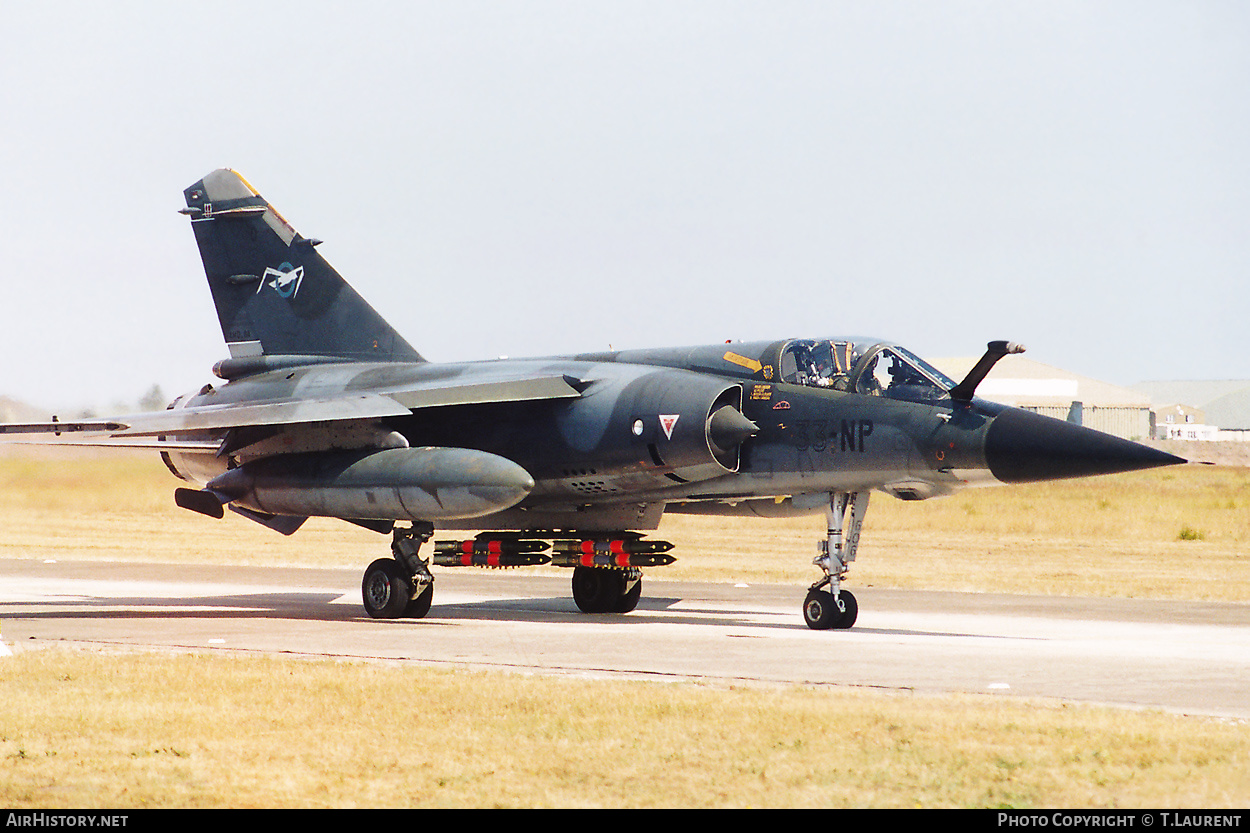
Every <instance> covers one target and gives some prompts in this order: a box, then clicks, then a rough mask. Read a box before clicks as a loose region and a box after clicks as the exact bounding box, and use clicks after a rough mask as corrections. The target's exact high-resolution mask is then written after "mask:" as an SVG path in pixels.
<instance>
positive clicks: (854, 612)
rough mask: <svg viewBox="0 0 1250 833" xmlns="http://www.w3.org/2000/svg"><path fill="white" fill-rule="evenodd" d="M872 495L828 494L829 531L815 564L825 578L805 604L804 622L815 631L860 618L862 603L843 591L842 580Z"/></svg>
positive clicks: (838, 626)
mask: <svg viewBox="0 0 1250 833" xmlns="http://www.w3.org/2000/svg"><path fill="white" fill-rule="evenodd" d="M869 494H870V493H869V492H854V493H850V494H847V493H842V492H834V493H833V494H831V495H829V505H828V506H827V507H825V518H826V519H827V521H828V524H827V526H828V531H827V534H826V537H825V540H823V541H821V542H820V555H818V556H817V557H816V559H815V560H814V561H813V562H812V563H813V564H815V565H816V566H817V567H819V568H820V569H821V570H823V571H824V574H825V576H824V578H822V579H821V580H820V581H818V582H816V583H815V584H813V585H812V587H811V589H810V590H808V591H807V598H806V599H804V601H803V621H804V622H806V623H807V626H808V627H809V628H811V629H812V630H818V631H820V630H828V629H830V628H836V629H845V628H849V627H851V626H852V625H854V624H855V619H856V618H857V617H858V616H859V604H858V603H857V602H856V601H855V596H854V595H852V594H851V591H849V590H843V589H842V579H843V578H845V577H846V574H847V571H848V570H850V565H851V562H852V561H854V560H855V550H856V549H858V548H859V533H860V530H861V529H862V528H863V525H864V514H865V513H866V512H867V511H868V497H869Z"/></svg>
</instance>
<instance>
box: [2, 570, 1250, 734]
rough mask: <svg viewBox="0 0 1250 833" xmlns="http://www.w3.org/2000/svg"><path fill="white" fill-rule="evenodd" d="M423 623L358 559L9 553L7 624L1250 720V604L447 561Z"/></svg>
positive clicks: (47, 638)
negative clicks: (596, 577)
mask: <svg viewBox="0 0 1250 833" xmlns="http://www.w3.org/2000/svg"><path fill="white" fill-rule="evenodd" d="M436 575H437V582H436V585H435V593H436V595H435V599H434V607H433V609H432V610H431V612H430V614H429V616H428V617H426V618H424V619H419V620H394V621H375V620H373V619H370V618H368V617H367V616H365V614H364V611H363V609H362V607H361V602H360V571H359V570H354V569H342V570H337V569H336V570H326V569H309V570H306V569H293V568H287V567H282V566H274V567H202V566H194V565H168V564H140V563H118V562H107V563H105V562H72V561H56V562H42V561H36V560H21V559H11V560H0V639H3V642H4V643H5V644H6V645H7V646H8V647H9V648H10V649H12V650H15V651H21V650H34V649H39V648H42V647H49V646H54V645H66V644H72V645H80V646H96V647H100V648H108V649H118V648H121V649H135V650H166V649H174V650H221V651H234V652H251V653H280V654H288V655H305V656H326V657H338V658H360V659H379V660H392V661H402V662H411V663H424V664H430V665H437V666H442V667H452V668H479V669H497V670H512V671H520V672H527V673H550V674H566V675H592V676H606V677H632V678H643V679H655V680H686V679H694V680H705V681H710V682H718V683H731V684H805V685H829V686H846V687H859V688H869V689H879V690H883V691H891V692H900V693H910V692H914V693H919V694H942V693H954V692H965V693H981V694H985V693H989V694H997V695H1002V696H1012V697H1040V698H1051V699H1057V700H1066V701H1076V702H1088V703H1100V704H1110V705H1116V706H1122V707H1130V708H1150V709H1160V710H1168V711H1176V712H1183V713H1190V714H1206V715H1218V716H1227V717H1236V718H1250V605H1245V604H1215V603H1197V602H1178V601H1166V602H1164V601H1138V600H1115V599H1073V598H1061V597H1039V596H1006V595H992V594H973V593H947V592H924V591H898V590H881V589H874V588H871V587H867V588H864V587H858V586H857V587H854V588H853V589H854V591H855V593H856V595H857V597H858V598H859V603H860V615H859V622H858V624H857V625H856V627H855V628H853V629H851V630H849V631H820V632H818V631H812V630H809V629H808V628H807V627H806V626H805V625H804V624H803V621H802V617H801V615H800V613H799V605H800V603H801V602H802V599H803V595H804V593H805V591H806V588H804V587H776V586H751V587H743V586H734V585H729V584H702V583H678V582H664V581H658V580H654V579H652V578H650V577H648V578H647V579H646V584H645V587H644V592H643V597H642V601H641V602H640V603H639V606H638V609H637V610H636V611H634V612H633V613H631V614H629V615H625V616H619V615H594V616H588V615H585V614H582V613H580V612H578V611H577V609H576V607H575V606H574V604H573V602H572V599H571V598H570V595H569V582H568V579H567V578H562V577H559V576H554V577H553V576H546V575H532V574H531V575H522V574H516V573H502V574H500V573H494V574H486V573H485V572H481V571H454V570H453V571H447V570H444V571H442V572H439V573H436Z"/></svg>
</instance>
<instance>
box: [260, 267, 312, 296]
mask: <svg viewBox="0 0 1250 833" xmlns="http://www.w3.org/2000/svg"><path fill="white" fill-rule="evenodd" d="M303 281H304V267H303V266H300V267H298V268H297V267H295V266H292V265H291V264H289V263H283V264H282V265H281V266H279V267H278V268H277V269H274V268H273V267H272V266H267V267H265V274H264V275H263V276H262V277H261V280H260V286H258V287H256V294H257V295H259V294H260V291H261V290H262V289H264V288H265V287H266V286H268V287H271V288H272V289H273V291H274V292H277V293H278V295H280V296H281V297H283V298H286V299H287V300H290V299H292V298H294V297H295V296H296V295H298V294H299V285H300V284H301V283H303Z"/></svg>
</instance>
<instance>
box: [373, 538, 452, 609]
mask: <svg viewBox="0 0 1250 833" xmlns="http://www.w3.org/2000/svg"><path fill="white" fill-rule="evenodd" d="M433 534H434V525H433V524H428V523H425V524H413V525H412V528H411V529H400V528H398V527H396V528H395V529H394V531H393V532H392V533H391V535H392V538H391V554H392V555H393V556H394V557H393V558H379V559H378V560H377V561H375V562H373V563H372V564H370V565H369V569H367V570H365V577H364V580H363V581H362V582H361V584H360V595H361V596H362V597H363V599H364V603H365V612H366V613H368V614H369V615H370V616H372V617H373V618H374V619H401V618H407V619H420V618H421V617H423V616H425V614H427V613H429V612H430V603H431V602H433V601H434V575H433V574H432V573H431V572H430V562H429V561H428V560H426V559H422V558H421V556H420V554H419V553H420V550H421V545H422V544H424V543H425V542H426V541H428V540H430V537H431V536H432V535H433Z"/></svg>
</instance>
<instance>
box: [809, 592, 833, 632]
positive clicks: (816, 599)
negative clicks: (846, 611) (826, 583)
mask: <svg viewBox="0 0 1250 833" xmlns="http://www.w3.org/2000/svg"><path fill="white" fill-rule="evenodd" d="M841 615H842V612H841V611H840V610H838V606H837V604H836V603H835V602H834V600H833V594H832V593H829V592H827V591H825V590H809V591H807V598H806V599H804V600H803V621H804V622H806V623H807V626H808V627H809V628H811V629H812V630H814V631H825V630H829V629H830V628H832V627H833V626H834V623H835V622H836V621H837V620H838V619H839V618H841Z"/></svg>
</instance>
